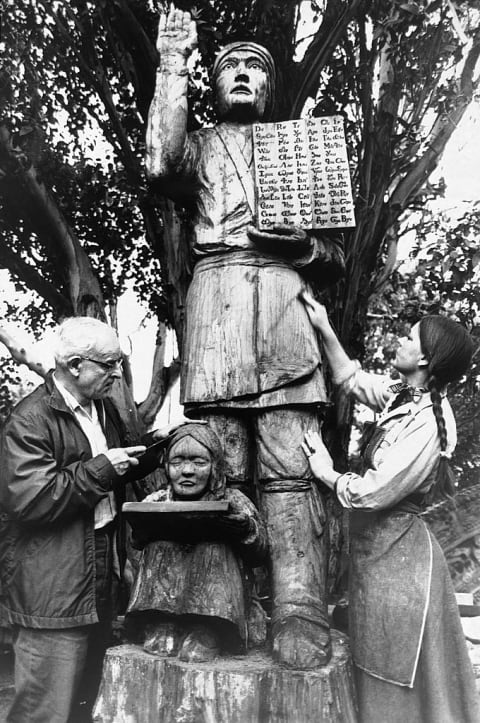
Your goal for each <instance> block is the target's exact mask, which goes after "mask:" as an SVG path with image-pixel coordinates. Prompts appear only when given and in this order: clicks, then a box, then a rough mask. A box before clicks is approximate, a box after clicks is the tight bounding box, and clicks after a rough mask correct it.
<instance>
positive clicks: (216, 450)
mask: <svg viewBox="0 0 480 723" xmlns="http://www.w3.org/2000/svg"><path fill="white" fill-rule="evenodd" d="M165 469H166V473H167V477H168V480H169V483H170V485H171V487H172V491H173V496H174V498H175V499H180V500H200V499H221V498H222V497H224V495H225V474H224V463H223V451H222V447H221V445H220V440H219V439H218V437H217V435H216V434H215V432H214V431H213V430H212V429H211V428H210V427H209V426H208V425H206V424H185V425H184V426H183V427H180V428H179V429H178V430H177V431H176V432H175V433H174V434H173V435H172V438H171V440H170V442H169V444H168V446H167V449H166V455H165Z"/></svg>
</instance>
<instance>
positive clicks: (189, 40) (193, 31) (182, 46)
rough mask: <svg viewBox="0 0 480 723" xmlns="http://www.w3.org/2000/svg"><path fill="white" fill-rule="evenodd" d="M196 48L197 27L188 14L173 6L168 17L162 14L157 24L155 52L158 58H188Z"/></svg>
mask: <svg viewBox="0 0 480 723" xmlns="http://www.w3.org/2000/svg"><path fill="white" fill-rule="evenodd" d="M196 47H197V25H196V23H195V21H194V20H192V16H191V15H190V13H189V12H183V10H177V8H176V7H174V6H173V5H172V6H171V7H170V10H169V13H168V15H166V14H165V13H162V14H161V15H160V20H159V23H158V38H157V50H158V52H159V53H160V57H165V56H166V55H181V56H182V57H184V58H188V56H189V55H190V53H191V52H192V50H194V49H195V48H196Z"/></svg>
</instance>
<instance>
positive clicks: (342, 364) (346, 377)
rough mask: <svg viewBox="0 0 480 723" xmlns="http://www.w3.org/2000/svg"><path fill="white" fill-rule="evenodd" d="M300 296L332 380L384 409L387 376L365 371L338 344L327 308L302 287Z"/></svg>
mask: <svg viewBox="0 0 480 723" xmlns="http://www.w3.org/2000/svg"><path fill="white" fill-rule="evenodd" d="M301 300H302V301H303V303H304V304H305V309H306V311H307V314H308V316H309V319H310V321H311V323H312V326H313V327H314V329H316V331H318V332H319V333H320V335H321V337H322V341H323V351H324V352H325V356H326V357H327V361H328V364H329V366H330V369H331V371H332V378H333V382H334V384H337V385H343V386H344V391H345V392H346V393H347V394H353V396H354V397H355V398H356V399H358V401H359V402H362V404H366V405H367V406H368V407H370V408H371V409H375V410H379V409H383V408H384V407H385V405H386V403H387V402H388V400H389V399H390V397H391V396H392V392H391V390H390V389H389V384H390V383H391V381H390V380H387V379H386V378H385V377H382V376H378V375H376V374H369V373H368V372H364V371H363V370H362V369H361V367H360V364H359V362H358V361H354V360H353V359H350V357H349V356H348V354H347V352H346V351H345V349H344V348H343V346H342V345H341V343H340V341H339V339H338V337H337V335H336V334H335V331H334V330H333V327H332V325H331V324H330V321H329V319H328V315H327V310H326V308H325V306H323V304H320V303H319V302H318V301H316V299H314V298H313V296H312V295H311V294H309V293H308V292H306V291H304V292H303V293H302V295H301Z"/></svg>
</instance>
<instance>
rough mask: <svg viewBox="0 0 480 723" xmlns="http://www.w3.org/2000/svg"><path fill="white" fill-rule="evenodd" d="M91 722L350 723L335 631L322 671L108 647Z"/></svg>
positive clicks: (256, 659) (342, 646)
mask: <svg viewBox="0 0 480 723" xmlns="http://www.w3.org/2000/svg"><path fill="white" fill-rule="evenodd" d="M93 719H94V721H95V722H96V723H158V721H162V723H207V722H208V723H307V722H308V721H311V722H312V723H313V721H315V723H333V722H334V721H335V722H336V723H340V721H341V722H342V723H355V721H356V719H357V718H356V707H355V698H354V690H353V676H352V664H351V660H350V655H349V652H348V648H347V646H346V642H345V638H344V637H342V636H341V635H340V634H339V633H335V637H334V641H333V657H332V660H331V662H330V663H329V664H328V665H327V666H325V667H324V668H318V669H316V670H311V671H306V672H304V671H299V670H286V669H285V668H282V667H280V666H279V665H275V664H273V663H272V661H271V659H270V658H269V656H268V655H266V654H265V653H264V652H258V651H252V652H250V653H249V654H248V655H246V656H236V657H234V658H218V659H217V660H216V661H214V662H213V663H203V664H202V663H197V664H190V663H183V662H181V661H179V660H178V659H176V658H160V657H157V656H154V655H151V654H149V653H146V652H145V651H144V650H143V649H142V648H139V647H137V646H134V645H121V646H118V647H116V648H110V649H109V650H108V651H107V655H106V658H105V663H104V672H103V680H102V685H101V688H100V693H99V697H98V698H97V703H96V706H95V709H94V714H93Z"/></svg>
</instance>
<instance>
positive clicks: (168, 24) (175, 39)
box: [146, 6, 197, 180]
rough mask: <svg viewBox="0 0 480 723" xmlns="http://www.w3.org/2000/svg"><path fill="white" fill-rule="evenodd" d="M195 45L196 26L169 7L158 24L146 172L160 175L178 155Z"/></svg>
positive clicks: (183, 136)
mask: <svg viewBox="0 0 480 723" xmlns="http://www.w3.org/2000/svg"><path fill="white" fill-rule="evenodd" d="M196 46H197V26H196V23H195V22H194V21H193V20H192V18H191V15H190V13H189V12H183V11H182V10H178V9H177V8H175V7H174V6H172V7H171V8H170V11H169V13H168V15H165V14H163V13H162V14H161V15H160V20H159V23H158V40H157V49H158V52H159V54H160V62H159V67H158V69H157V77H156V83H155V91H154V95H153V99H152V103H151V105H150V111H149V115H148V124H147V135H146V172H147V176H148V177H149V178H150V179H152V180H153V179H157V178H162V177H164V176H166V175H168V173H169V172H171V171H172V170H174V169H175V166H176V165H177V163H178V162H179V160H180V159H181V158H182V155H183V151H184V147H185V140H186V135H187V111H188V108H187V89H188V69H187V58H188V57H189V55H190V54H191V53H192V51H193V50H194V49H195V48H196Z"/></svg>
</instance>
